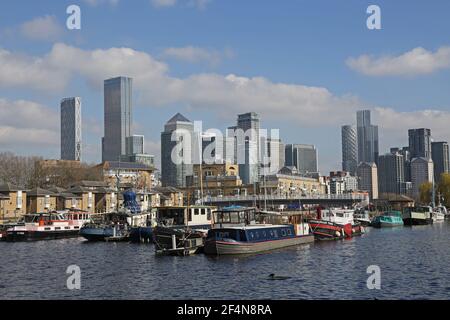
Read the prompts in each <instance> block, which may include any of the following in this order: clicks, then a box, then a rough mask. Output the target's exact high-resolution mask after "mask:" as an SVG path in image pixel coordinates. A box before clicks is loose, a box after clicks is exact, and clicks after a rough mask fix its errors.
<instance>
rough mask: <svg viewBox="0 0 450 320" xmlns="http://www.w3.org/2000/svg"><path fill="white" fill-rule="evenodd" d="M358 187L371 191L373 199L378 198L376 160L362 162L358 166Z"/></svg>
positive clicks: (370, 195) (361, 189) (370, 194)
mask: <svg viewBox="0 0 450 320" xmlns="http://www.w3.org/2000/svg"><path fill="white" fill-rule="evenodd" d="M356 171H357V174H358V187H359V190H360V191H366V192H368V193H369V197H370V199H371V200H373V199H378V168H377V165H376V164H375V163H374V162H371V163H370V162H362V163H360V164H359V165H358V168H357V170H356Z"/></svg>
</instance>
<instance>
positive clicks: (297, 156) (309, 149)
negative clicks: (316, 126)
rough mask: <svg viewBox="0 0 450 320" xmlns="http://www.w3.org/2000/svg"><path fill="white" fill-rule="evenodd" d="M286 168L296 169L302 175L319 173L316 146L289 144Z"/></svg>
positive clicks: (286, 152)
mask: <svg viewBox="0 0 450 320" xmlns="http://www.w3.org/2000/svg"><path fill="white" fill-rule="evenodd" d="M285 165H286V167H296V168H297V170H298V172H299V173H300V174H306V173H315V172H318V161H317V149H316V147H315V146H314V145H307V144H287V145H286V147H285Z"/></svg>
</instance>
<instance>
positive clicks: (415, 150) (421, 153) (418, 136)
mask: <svg viewBox="0 0 450 320" xmlns="http://www.w3.org/2000/svg"><path fill="white" fill-rule="evenodd" d="M408 138H409V152H410V153H411V159H414V158H427V159H431V130H430V129H424V128H421V129H410V130H408Z"/></svg>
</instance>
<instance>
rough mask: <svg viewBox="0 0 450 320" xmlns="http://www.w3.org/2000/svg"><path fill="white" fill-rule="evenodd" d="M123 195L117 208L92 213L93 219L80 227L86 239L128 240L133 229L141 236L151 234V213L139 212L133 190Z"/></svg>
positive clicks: (81, 233)
mask: <svg viewBox="0 0 450 320" xmlns="http://www.w3.org/2000/svg"><path fill="white" fill-rule="evenodd" d="M123 197H124V203H123V205H122V207H121V208H120V209H119V210H117V211H115V212H109V213H102V214H96V215H93V216H92V220H93V221H92V222H91V223H87V224H85V225H84V226H83V227H82V228H81V229H80V235H81V236H83V237H84V238H85V239H86V240H88V241H128V240H130V234H131V233H132V232H133V230H136V231H135V232H136V233H140V234H141V236H144V235H146V237H149V235H148V234H150V236H151V228H152V213H151V212H141V209H140V206H139V204H138V203H137V201H136V193H134V192H133V191H131V190H128V191H126V192H124V193H123ZM140 228H142V229H140ZM138 241H140V240H138Z"/></svg>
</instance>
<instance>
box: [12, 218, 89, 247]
mask: <svg viewBox="0 0 450 320" xmlns="http://www.w3.org/2000/svg"><path fill="white" fill-rule="evenodd" d="M87 221H90V214H88V213H72V212H53V213H36V214H27V215H25V216H24V217H23V218H22V219H21V220H20V221H19V224H18V225H16V226H14V227H12V228H10V229H8V230H7V231H6V241H11V242H15V241H36V240H53V239H61V238H74V237H78V235H79V231H80V228H81V227H82V225H83V224H84V223H86V222H87Z"/></svg>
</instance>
